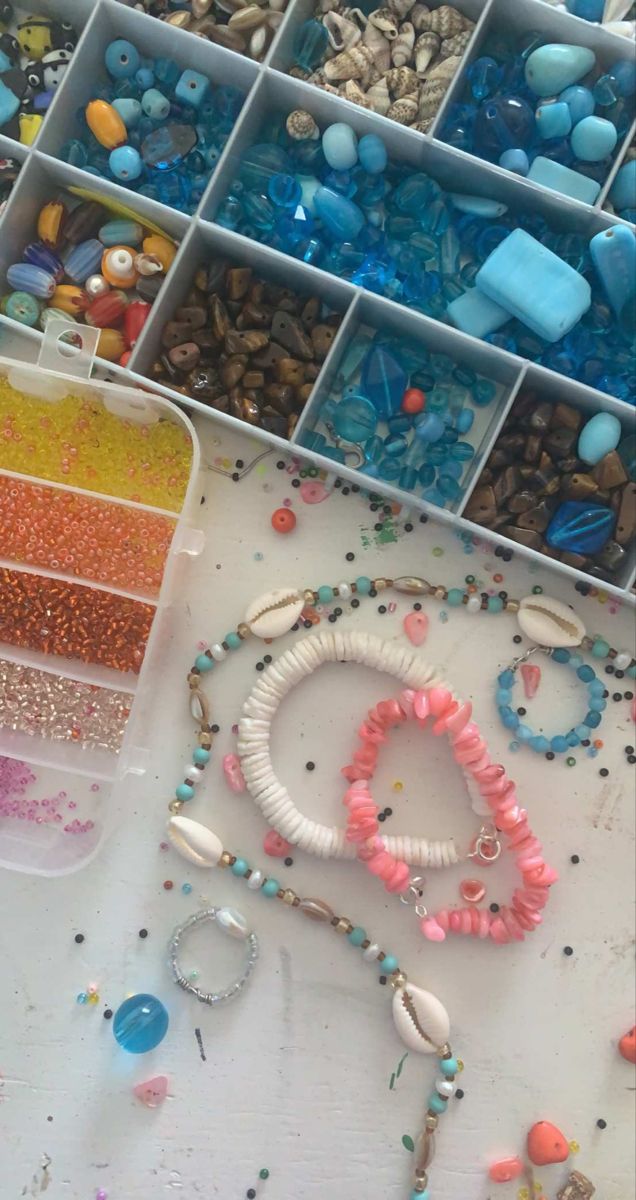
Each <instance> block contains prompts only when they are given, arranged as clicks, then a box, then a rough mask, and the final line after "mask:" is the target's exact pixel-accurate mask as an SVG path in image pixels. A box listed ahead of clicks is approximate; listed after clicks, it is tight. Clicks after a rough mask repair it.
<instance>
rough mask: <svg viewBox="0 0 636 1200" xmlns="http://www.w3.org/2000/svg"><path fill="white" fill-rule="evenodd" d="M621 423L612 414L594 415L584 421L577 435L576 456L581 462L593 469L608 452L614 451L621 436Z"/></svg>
mask: <svg viewBox="0 0 636 1200" xmlns="http://www.w3.org/2000/svg"><path fill="white" fill-rule="evenodd" d="M622 432H623V431H622V428H621V423H620V421H619V420H618V417H615V416H614V414H613V413H605V412H598V413H595V414H594V416H593V417H591V418H590V420H589V421H586V423H585V425H584V426H583V428H582V430H581V433H580V435H579V441H578V446H577V454H578V456H579V458H582V459H583V462H586V463H588V464H589V465H590V466H591V467H595V466H596V464H597V463H598V462H600V461H601V459H602V458H605V455H606V454H609V453H610V450H615V449H616V447H617V446H618V443H619V442H620V440H621V436H622Z"/></svg>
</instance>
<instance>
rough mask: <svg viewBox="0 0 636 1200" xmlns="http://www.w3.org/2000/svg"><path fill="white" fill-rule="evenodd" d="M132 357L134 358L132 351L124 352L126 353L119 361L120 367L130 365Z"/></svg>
mask: <svg viewBox="0 0 636 1200" xmlns="http://www.w3.org/2000/svg"><path fill="white" fill-rule="evenodd" d="M131 357H132V350H124V353H123V354H122V356H121V358H120V360H119V365H120V367H127V366H128V363H129V362H130V359H131Z"/></svg>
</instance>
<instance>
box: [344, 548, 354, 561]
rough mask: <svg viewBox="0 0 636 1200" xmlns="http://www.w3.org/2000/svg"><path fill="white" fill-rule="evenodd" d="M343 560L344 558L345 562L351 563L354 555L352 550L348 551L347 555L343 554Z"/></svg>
mask: <svg viewBox="0 0 636 1200" xmlns="http://www.w3.org/2000/svg"><path fill="white" fill-rule="evenodd" d="M345 558H346V560H347V562H353V560H354V558H355V554H354V553H353V550H350V551H349V553H348V554H345Z"/></svg>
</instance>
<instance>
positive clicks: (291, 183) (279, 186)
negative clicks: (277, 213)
mask: <svg viewBox="0 0 636 1200" xmlns="http://www.w3.org/2000/svg"><path fill="white" fill-rule="evenodd" d="M267 194H268V196H269V198H270V200H271V201H272V202H273V203H274V204H276V205H277V206H278V207H279V208H296V207H297V206H298V204H299V203H300V198H301V195H302V191H301V187H300V184H299V182H298V180H297V179H296V177H295V176H294V175H272V177H271V179H270V180H269V183H268V185H267Z"/></svg>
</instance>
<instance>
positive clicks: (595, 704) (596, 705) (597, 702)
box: [589, 696, 607, 712]
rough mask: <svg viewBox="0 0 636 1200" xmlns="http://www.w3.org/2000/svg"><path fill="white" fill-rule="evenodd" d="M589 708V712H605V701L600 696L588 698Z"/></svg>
mask: <svg viewBox="0 0 636 1200" xmlns="http://www.w3.org/2000/svg"><path fill="white" fill-rule="evenodd" d="M589 707H590V712H605V709H606V708H607V701H606V700H604V699H603V697H602V696H590V700H589Z"/></svg>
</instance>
